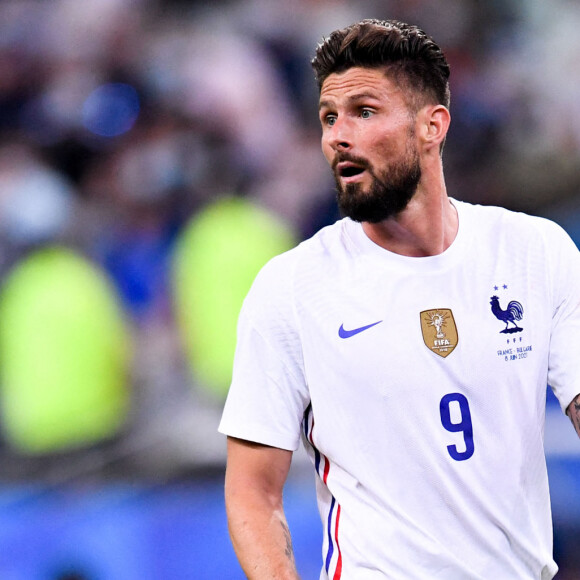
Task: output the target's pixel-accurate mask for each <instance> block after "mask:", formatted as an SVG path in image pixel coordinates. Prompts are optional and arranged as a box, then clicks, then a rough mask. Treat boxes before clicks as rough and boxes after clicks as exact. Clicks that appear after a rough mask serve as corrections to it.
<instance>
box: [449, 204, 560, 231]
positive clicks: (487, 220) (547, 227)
mask: <svg viewBox="0 0 580 580" xmlns="http://www.w3.org/2000/svg"><path fill="white" fill-rule="evenodd" d="M454 203H456V204H457V205H458V207H459V208H461V209H462V211H463V213H464V214H466V215H468V216H469V221H470V222H471V224H473V226H474V227H479V228H486V229H492V230H503V231H507V232H509V231H519V232H520V233H528V234H529V235H532V236H533V235H538V234H543V235H547V236H559V235H564V230H563V229H562V227H561V226H560V225H558V224H557V223H556V222H554V221H551V220H549V219H547V218H545V217H541V216H536V215H532V214H529V213H525V212H522V211H517V210H513V209H508V208H505V207H500V206H495V205H479V204H472V203H468V202H463V201H460V202H457V201H454Z"/></svg>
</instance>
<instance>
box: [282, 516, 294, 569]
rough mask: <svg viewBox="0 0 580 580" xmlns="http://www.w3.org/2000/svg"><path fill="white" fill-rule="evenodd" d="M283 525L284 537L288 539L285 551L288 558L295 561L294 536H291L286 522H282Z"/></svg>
mask: <svg viewBox="0 0 580 580" xmlns="http://www.w3.org/2000/svg"><path fill="white" fill-rule="evenodd" d="M280 524H281V525H282V531H283V533H284V538H285V540H286V548H285V549H284V553H285V554H286V556H287V557H288V559H290V560H292V561H294V550H293V549H292V537H291V536H290V530H289V529H288V526H287V525H286V523H285V522H280Z"/></svg>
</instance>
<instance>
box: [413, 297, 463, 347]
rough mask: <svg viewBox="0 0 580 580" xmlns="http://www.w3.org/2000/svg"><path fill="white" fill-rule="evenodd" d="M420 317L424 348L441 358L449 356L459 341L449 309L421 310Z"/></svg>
mask: <svg viewBox="0 0 580 580" xmlns="http://www.w3.org/2000/svg"><path fill="white" fill-rule="evenodd" d="M420 317H421V332H422V333H423V342H424V343H425V346H426V347H427V348H428V349H429V350H431V351H432V352H434V353H435V354H437V355H439V356H441V357H443V358H445V357H447V356H449V355H450V354H451V353H452V352H453V351H454V350H455V347H456V346H457V343H458V341H459V337H458V335H457V326H456V325H455V319H454V318H453V312H451V310H450V309H449V308H437V309H435V310H423V312H421V314H420Z"/></svg>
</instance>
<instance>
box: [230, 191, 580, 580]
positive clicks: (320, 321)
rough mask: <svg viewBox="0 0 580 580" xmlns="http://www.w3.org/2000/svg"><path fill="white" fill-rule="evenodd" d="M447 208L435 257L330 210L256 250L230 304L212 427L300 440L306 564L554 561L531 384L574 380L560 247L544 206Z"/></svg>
mask: <svg viewBox="0 0 580 580" xmlns="http://www.w3.org/2000/svg"><path fill="white" fill-rule="evenodd" d="M453 204H454V205H455V207H456V208H457V210H458V214H459V231H458V234H457V237H456V239H455V240H454V242H453V244H452V245H451V246H450V247H449V248H448V249H447V250H446V251H445V252H444V253H442V254H440V255H437V256H432V257H424V258H411V257H406V256H401V255H397V254H393V253H391V252H388V251H386V250H384V249H382V248H380V247H379V246H377V245H375V244H374V243H373V242H371V241H370V240H369V239H368V238H367V237H366V235H365V234H364V232H363V230H362V227H361V225H360V224H357V223H355V222H353V221H351V220H349V219H343V220H341V221H339V222H337V223H336V224H334V225H332V226H329V227H327V228H324V229H323V230H321V231H320V232H319V233H318V234H317V235H315V236H314V237H313V238H311V239H310V240H307V241H306V242H303V243H302V244H300V245H299V246H298V247H297V248H295V249H293V250H291V251H290V252H287V253H285V254H283V255H281V256H278V257H276V258H274V259H273V260H272V261H271V262H270V263H269V264H267V265H266V267H265V268H264V269H263V270H262V272H261V273H260V274H259V275H258V277H257V278H256V281H255V282H254V285H253V287H252V290H251V291H250V293H249V295H248V297H247V298H246V301H245V303H244V307H243V309H242V313H241V315H240V321H239V329H238V332H239V335H238V347H237V351H236V358H235V364H234V377H233V381H232V385H231V389H230V393H229V396H228V400H227V403H226V406H225V409H224V414H223V417H222V422H221V424H220V431H221V432H222V433H225V434H228V435H231V436H234V437H239V438H242V439H247V440H251V441H256V442H259V443H264V444H267V445H271V446H275V447H280V448H283V449H288V450H294V449H296V448H297V447H298V445H299V443H300V437H302V440H303V442H304V444H305V446H306V448H307V451H308V453H309V455H310V457H311V458H312V461H313V464H314V467H315V469H316V472H317V474H318V476H317V498H318V505H319V510H320V515H321V518H322V522H323V530H324V541H323V569H322V574H321V578H330V579H333V580H338V579H339V578H343V579H347V580H353V579H356V580H367V579H377V580H378V579H391V580H425V579H429V580H436V579H440V580H489V579H490V578H493V579H494V580H516V579H517V580H520V579H522V580H523V579H525V580H528V579H529V580H532V579H533V580H539V579H542V580H546V579H550V578H552V577H553V576H554V575H555V573H556V571H557V566H556V564H555V563H554V561H553V558H552V522H551V511H550V500H549V492H548V480H547V472H546V465H545V458H544V450H543V434H544V413H545V396H546V384H547V383H549V384H550V385H551V387H552V388H553V389H554V392H555V394H556V396H557V397H558V399H559V401H560V404H561V406H562V408H563V409H565V408H566V407H567V406H568V404H569V403H570V402H571V401H572V399H573V398H574V397H575V396H576V395H577V394H578V393H580V356H579V353H580V253H579V252H578V250H577V248H576V246H575V245H574V244H573V242H572V241H571V239H570V238H569V237H568V236H567V235H566V234H565V233H564V231H563V230H562V229H561V228H560V227H559V226H558V225H556V224H554V223H552V222H550V221H548V220H545V219H541V218H536V217H530V216H527V215H524V214H517V213H513V212H509V211H507V210H504V209H500V208H492V207H481V206H473V205H470V204H467V203H463V202H458V201H454V200H453ZM570 428H571V429H572V426H570Z"/></svg>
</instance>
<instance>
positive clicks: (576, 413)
mask: <svg viewBox="0 0 580 580" xmlns="http://www.w3.org/2000/svg"><path fill="white" fill-rule="evenodd" d="M568 415H569V417H570V420H571V421H572V424H573V425H574V428H575V429H576V433H578V435H579V436H580V395H578V396H577V397H576V398H575V399H574V400H573V401H572V402H571V403H570V406H569V407H568Z"/></svg>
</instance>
